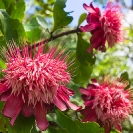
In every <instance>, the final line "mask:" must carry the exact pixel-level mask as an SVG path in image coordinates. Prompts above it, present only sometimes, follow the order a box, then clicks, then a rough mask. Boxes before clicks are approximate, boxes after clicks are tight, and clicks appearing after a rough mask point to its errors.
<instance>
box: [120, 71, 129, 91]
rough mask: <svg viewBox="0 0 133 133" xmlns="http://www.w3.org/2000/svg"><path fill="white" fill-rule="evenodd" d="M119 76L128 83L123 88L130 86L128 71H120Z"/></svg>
mask: <svg viewBox="0 0 133 133" xmlns="http://www.w3.org/2000/svg"><path fill="white" fill-rule="evenodd" d="M120 78H121V80H122V81H127V82H128V85H127V87H126V88H125V89H128V88H129V87H130V80H129V76H128V73H127V72H124V73H122V74H121V76H120Z"/></svg>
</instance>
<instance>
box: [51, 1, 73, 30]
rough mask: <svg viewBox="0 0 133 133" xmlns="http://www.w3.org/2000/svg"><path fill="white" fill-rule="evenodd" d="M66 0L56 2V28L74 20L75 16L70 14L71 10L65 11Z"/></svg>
mask: <svg viewBox="0 0 133 133" xmlns="http://www.w3.org/2000/svg"><path fill="white" fill-rule="evenodd" d="M65 3H66V0H56V2H55V4H54V10H53V12H54V16H53V17H54V29H53V30H56V29H58V28H62V27H64V26H67V25H68V24H69V23H71V22H72V20H73V18H72V17H71V16H68V15H69V13H70V12H65V11H64V10H63V9H64V8H65V7H66V5H65Z"/></svg>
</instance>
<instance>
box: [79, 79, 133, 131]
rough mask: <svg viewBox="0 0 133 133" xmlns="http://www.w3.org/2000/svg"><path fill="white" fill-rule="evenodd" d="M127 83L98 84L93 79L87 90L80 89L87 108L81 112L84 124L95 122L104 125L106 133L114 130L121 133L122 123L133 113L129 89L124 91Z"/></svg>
mask: <svg viewBox="0 0 133 133" xmlns="http://www.w3.org/2000/svg"><path fill="white" fill-rule="evenodd" d="M126 86H127V82H124V81H123V82H120V80H118V79H117V80H115V81H112V82H109V81H108V80H106V81H105V82H104V83H101V84H99V83H97V81H96V80H95V79H92V84H88V86H87V89H85V88H80V92H81V93H82V94H83V95H82V98H83V100H84V105H85V108H84V109H83V110H81V114H82V115H83V116H84V118H83V120H82V121H83V122H86V121H91V122H93V121H95V122H98V123H99V124H100V125H101V126H102V125H104V128H105V133H110V130H111V129H112V128H116V129H118V130H120V131H121V122H123V121H124V120H125V118H127V116H128V115H129V114H130V113H131V109H132V100H131V93H130V91H129V89H127V90H124V88H125V87H126Z"/></svg>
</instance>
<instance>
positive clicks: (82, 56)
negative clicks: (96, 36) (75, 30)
mask: <svg viewBox="0 0 133 133" xmlns="http://www.w3.org/2000/svg"><path fill="white" fill-rule="evenodd" d="M89 47H90V44H89V43H88V42H87V41H85V40H84V39H83V38H82V35H81V34H78V42H77V49H76V55H77V59H78V61H79V62H80V63H81V64H83V65H88V64H90V65H93V64H94V63H95V61H96V58H95V56H94V54H93V52H91V53H88V52H87V49H88V48H89Z"/></svg>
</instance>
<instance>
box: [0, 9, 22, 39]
mask: <svg viewBox="0 0 133 133" xmlns="http://www.w3.org/2000/svg"><path fill="white" fill-rule="evenodd" d="M0 30H1V32H2V34H3V36H4V38H5V40H6V41H9V40H11V39H14V40H17V39H19V37H21V38H23V37H24V36H25V31H24V28H23V25H22V24H21V23H20V22H19V20H17V19H12V18H10V17H9V15H8V14H7V12H6V11H5V10H3V9H1V10H0Z"/></svg>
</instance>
